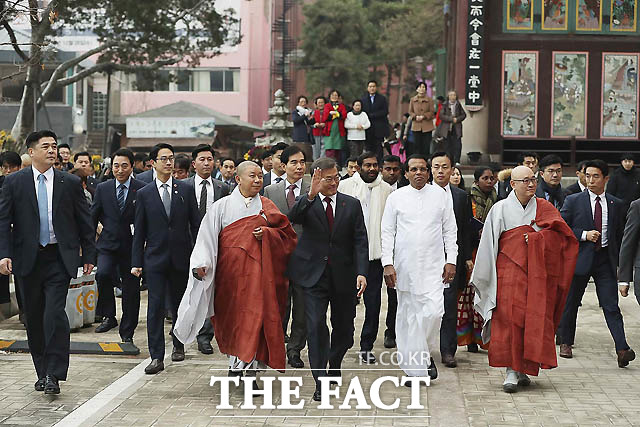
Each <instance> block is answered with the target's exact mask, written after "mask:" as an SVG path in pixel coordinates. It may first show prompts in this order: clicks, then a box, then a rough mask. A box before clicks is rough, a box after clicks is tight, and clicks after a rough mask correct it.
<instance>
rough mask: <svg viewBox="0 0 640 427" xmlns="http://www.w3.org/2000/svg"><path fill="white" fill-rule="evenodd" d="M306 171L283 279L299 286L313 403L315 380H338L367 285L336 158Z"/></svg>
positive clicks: (365, 249) (362, 250)
mask: <svg viewBox="0 0 640 427" xmlns="http://www.w3.org/2000/svg"><path fill="white" fill-rule="evenodd" d="M311 169H312V170H313V177H312V179H311V187H310V189H309V193H308V195H306V196H301V197H300V198H299V199H298V201H297V202H296V203H295V205H293V207H292V208H291V210H290V211H289V220H290V221H291V222H292V223H294V224H301V225H302V236H301V237H300V239H299V240H298V245H297V246H296V249H295V251H294V252H293V255H292V256H291V258H290V259H289V267H288V276H289V278H290V279H291V280H292V281H293V282H295V283H297V284H299V285H300V286H302V287H303V288H304V292H305V301H304V306H305V316H306V319H307V342H308V345H309V364H310V365H311V369H313V371H312V372H313V378H314V379H315V380H316V390H315V392H314V394H313V400H315V401H320V400H321V391H320V390H321V389H320V378H321V377H325V376H327V375H329V376H334V377H340V366H341V365H342V359H343V358H344V355H345V353H346V352H347V350H349V349H350V348H351V346H353V332H354V325H353V320H354V318H355V316H356V294H358V296H360V295H362V293H363V292H364V290H365V288H366V286H367V279H366V278H365V276H366V275H367V271H368V267H369V244H368V241H367V230H366V228H365V225H364V216H363V215H362V208H361V206H360V202H359V201H358V199H356V198H354V197H351V196H347V195H346V194H342V193H338V183H339V181H340V175H339V174H338V168H337V165H336V162H335V160H333V159H330V158H326V157H325V158H320V159H318V160H316V161H315V162H313V165H312V167H311ZM329 304H331V326H332V331H331V339H329V329H328V328H327V321H326V317H327V307H328V305H329ZM327 363H328V364H329V372H328V373H327V371H325V370H326V369H327Z"/></svg>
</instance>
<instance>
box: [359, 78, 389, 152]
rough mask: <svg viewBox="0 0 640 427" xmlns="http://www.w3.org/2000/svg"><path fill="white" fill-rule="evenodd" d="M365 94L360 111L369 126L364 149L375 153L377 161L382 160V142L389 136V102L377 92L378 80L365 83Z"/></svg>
mask: <svg viewBox="0 0 640 427" xmlns="http://www.w3.org/2000/svg"><path fill="white" fill-rule="evenodd" d="M367 92H368V93H367V94H366V95H364V96H363V97H362V99H361V101H362V111H364V112H365V113H367V116H368V117H369V121H370V122H371V127H370V128H369V129H367V131H366V134H367V140H366V142H365V151H369V152H372V153H376V155H377V156H378V161H382V142H383V141H384V139H385V138H386V137H387V136H389V118H388V116H389V103H388V102H387V98H385V97H384V96H383V95H380V94H379V93H378V82H376V81H375V80H370V81H369V82H368V83H367Z"/></svg>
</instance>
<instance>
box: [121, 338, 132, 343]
mask: <svg viewBox="0 0 640 427" xmlns="http://www.w3.org/2000/svg"><path fill="white" fill-rule="evenodd" d="M122 342H123V343H128V344H133V338H122Z"/></svg>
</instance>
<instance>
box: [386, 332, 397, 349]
mask: <svg viewBox="0 0 640 427" xmlns="http://www.w3.org/2000/svg"><path fill="white" fill-rule="evenodd" d="M395 346H396V339H395V338H391V337H388V336H386V335H385V336H384V348H394V347H395Z"/></svg>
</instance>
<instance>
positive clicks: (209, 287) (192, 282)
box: [173, 187, 262, 370]
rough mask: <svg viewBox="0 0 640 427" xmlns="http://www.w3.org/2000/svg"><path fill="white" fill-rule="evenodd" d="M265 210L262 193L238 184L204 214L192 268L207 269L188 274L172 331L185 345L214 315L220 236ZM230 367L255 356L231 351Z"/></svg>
mask: <svg viewBox="0 0 640 427" xmlns="http://www.w3.org/2000/svg"><path fill="white" fill-rule="evenodd" d="M261 210H262V201H261V200H260V195H259V194H258V195H256V196H255V197H253V198H248V197H244V196H243V195H242V194H241V193H240V188H239V187H236V188H235V189H234V190H233V192H232V193H231V194H230V195H229V196H228V197H223V198H222V199H219V200H218V201H216V202H215V203H214V204H213V205H212V206H211V208H209V209H208V210H207V214H206V215H205V216H204V218H202V222H201V223H200V230H199V231H198V238H197V239H196V244H195V246H194V248H193V252H192V253H191V260H190V263H189V272H191V271H193V269H194V268H200V267H206V270H207V273H206V274H205V276H204V278H203V279H202V280H196V279H195V278H194V277H193V275H190V276H189V282H188V283H187V289H186V291H185V293H184V296H183V297H182V301H181V302H180V307H178V320H177V322H176V325H175V327H174V329H173V333H174V334H175V336H176V337H177V338H178V339H179V340H180V342H182V343H184V344H185V345H187V344H190V343H192V342H194V341H195V340H196V336H197V335H198V332H199V331H200V328H202V325H203V324H204V321H205V319H210V318H211V316H213V314H214V313H213V294H214V289H215V283H214V278H215V275H216V264H217V262H218V236H219V235H220V232H221V231H222V230H223V229H224V228H225V227H227V226H228V225H230V224H233V223H234V222H236V221H238V220H240V219H243V218H246V217H248V216H253V215H258V214H259V213H260V211H261ZM230 356H231V357H230V360H229V367H230V368H231V369H232V370H239V369H246V368H248V367H249V368H253V367H255V366H252V365H255V363H254V362H255V360H254V361H252V362H251V363H250V364H247V363H245V362H243V361H241V360H240V359H238V358H237V357H235V356H233V355H230Z"/></svg>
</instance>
